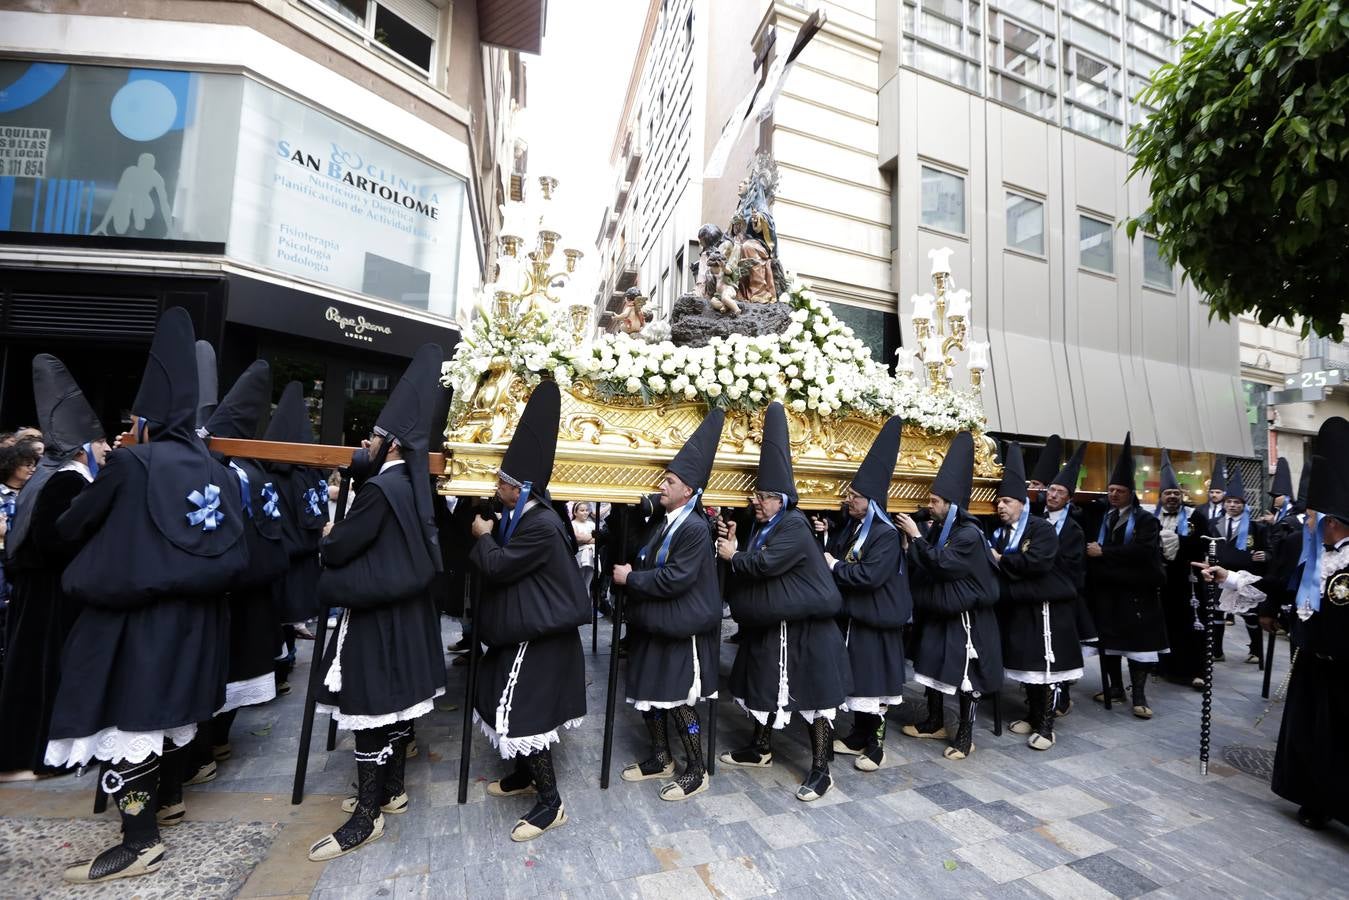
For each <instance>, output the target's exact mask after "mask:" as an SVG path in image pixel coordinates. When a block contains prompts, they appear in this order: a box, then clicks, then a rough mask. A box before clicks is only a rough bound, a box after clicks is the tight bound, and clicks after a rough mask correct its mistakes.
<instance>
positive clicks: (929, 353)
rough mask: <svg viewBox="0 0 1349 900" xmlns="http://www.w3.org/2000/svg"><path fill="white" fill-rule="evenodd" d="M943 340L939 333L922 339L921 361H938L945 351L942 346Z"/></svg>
mask: <svg viewBox="0 0 1349 900" xmlns="http://www.w3.org/2000/svg"><path fill="white" fill-rule="evenodd" d="M945 340H946V339H945V338H944V337H942V336H941V335H937V334H934V335H932V336H931V337H929V338H928V339H927V340H925V341H923V362H930V363H933V362H940V361H941V359H942V358H943V357H945V356H946V351H945V349H943V347H942V344H943V343H944V342H945Z"/></svg>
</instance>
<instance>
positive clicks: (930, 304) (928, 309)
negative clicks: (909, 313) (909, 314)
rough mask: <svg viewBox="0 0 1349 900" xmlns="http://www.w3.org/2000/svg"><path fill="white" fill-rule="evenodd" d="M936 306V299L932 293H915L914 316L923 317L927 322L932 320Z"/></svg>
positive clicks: (916, 317)
mask: <svg viewBox="0 0 1349 900" xmlns="http://www.w3.org/2000/svg"><path fill="white" fill-rule="evenodd" d="M935 306H936V300H935V299H934V298H933V296H932V295H931V294H914V295H913V317H914V318H915V319H922V320H923V321H925V322H930V321H932V312H933V309H934V308H935Z"/></svg>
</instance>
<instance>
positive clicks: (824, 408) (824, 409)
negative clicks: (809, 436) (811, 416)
mask: <svg viewBox="0 0 1349 900" xmlns="http://www.w3.org/2000/svg"><path fill="white" fill-rule="evenodd" d="M819 411H820V415H822V416H827V415H830V414H832V413H833V411H834V408H833V407H832V406H830V405H829V404H828V403H821V404H820V410H819Z"/></svg>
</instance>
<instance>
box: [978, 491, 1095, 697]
mask: <svg viewBox="0 0 1349 900" xmlns="http://www.w3.org/2000/svg"><path fill="white" fill-rule="evenodd" d="M1070 526H1071V527H1072V528H1074V529H1076V527H1077V526H1076V525H1074V524H1073V523H1072V521H1071V520H1069V521H1066V522H1064V523H1063V527H1064V529H1065V530H1066V529H1069V528H1070ZM1079 533H1080V532H1079ZM1068 539H1069V540H1070V541H1073V540H1075V539H1076V538H1075V536H1074V535H1073V534H1072V533H1071V532H1070V533H1069V535H1068ZM1006 540H1007V537H1006V536H1003V537H997V536H995V537H994V540H993V549H994V550H997V551H998V552H999V553H1001V554H1002V558H1001V559H1000V560H999V561H998V564H997V573H998V587H999V600H998V625H999V628H1000V631H1001V633H1002V663H1003V666H1004V667H1005V669H1006V672H1007V677H1008V678H1011V679H1012V680H1013V681H1021V682H1025V683H1028V684H1052V683H1054V682H1056V681H1059V680H1062V679H1061V678H1059V677H1056V676H1063V675H1070V674H1071V675H1072V677H1074V678H1075V677H1078V676H1080V675H1081V671H1082V645H1081V644H1080V643H1079V641H1078V635H1077V615H1076V612H1075V607H1076V604H1077V580H1076V576H1075V573H1074V572H1073V567H1072V565H1071V553H1072V551H1071V549H1070V550H1069V553H1070V557H1069V560H1070V561H1069V562H1068V563H1066V564H1065V563H1063V562H1061V560H1060V551H1059V535H1058V534H1056V533H1055V531H1054V526H1053V525H1051V524H1050V523H1049V521H1048V520H1046V519H1037V518H1036V517H1034V516H1031V517H1030V518H1028V519H1027V520H1026V531H1025V533H1024V534H1022V536H1021V538H1020V541H1019V543H1018V546H1017V547H1016V548H1008V547H1007V546H1005V542H1006ZM1009 550H1010V551H1012V552H1008V551H1009ZM1081 552H1082V550H1081V549H1079V550H1078V553H1079V554H1081ZM1046 607H1047V608H1048V611H1049V623H1048V625H1049V634H1048V638H1049V648H1050V651H1051V652H1052V655H1053V659H1052V660H1051V659H1050V658H1049V654H1046V652H1045V638H1046V634H1045V610H1046Z"/></svg>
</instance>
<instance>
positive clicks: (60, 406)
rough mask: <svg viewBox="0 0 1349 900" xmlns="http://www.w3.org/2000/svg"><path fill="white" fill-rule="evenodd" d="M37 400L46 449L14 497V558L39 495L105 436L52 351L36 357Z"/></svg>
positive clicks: (11, 549)
mask: <svg viewBox="0 0 1349 900" xmlns="http://www.w3.org/2000/svg"><path fill="white" fill-rule="evenodd" d="M33 400H34V403H35V405H36V407H37V423H38V426H39V427H40V428H41V429H42V443H43V447H44V448H45V450H44V452H43V454H42V461H41V462H39V463H38V467H37V471H36V472H34V473H33V475H32V477H31V478H29V479H28V483H27V484H25V485H24V487H23V490H21V491H19V495H18V496H17V497H16V498H15V500H14V518H13V519H12V520H11V521H10V523H9V533H8V540H7V546H8V547H9V551H8V552H9V554H10V555H11V557H12V556H13V554H14V552H15V551H16V550H17V549H18V548H19V546H20V545H21V544H22V543H23V541H24V538H25V537H27V535H28V525H29V523H30V522H31V521H32V518H33V509H34V508H35V507H36V506H37V499H38V495H39V494H41V493H42V488H43V486H44V485H46V483H47V481H48V480H49V479H50V478H51V477H52V476H53V475H55V474H56V473H57V472H59V471H60V470H61V467H62V466H64V465H65V464H66V463H68V462H70V461H71V460H72V459H74V458H75V456H76V455H77V454H78V453H79V452H80V450H81V449H82V448H83V446H84V445H85V444H88V443H90V442H91V441H96V440H99V439H100V438H102V437H103V436H104V435H103V424H102V423H101V422H99V420H98V416H96V415H94V410H93V407H91V406H90V405H89V401H88V400H86V399H85V397H84V394H83V392H81V391H80V387H79V385H77V384H76V383H75V379H74V378H72V377H70V372H69V371H68V370H67V369H66V366H65V363H63V362H61V360H59V359H57V358H56V357H55V356H52V355H51V354H49V353H39V354H38V355H37V356H35V357H33Z"/></svg>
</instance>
